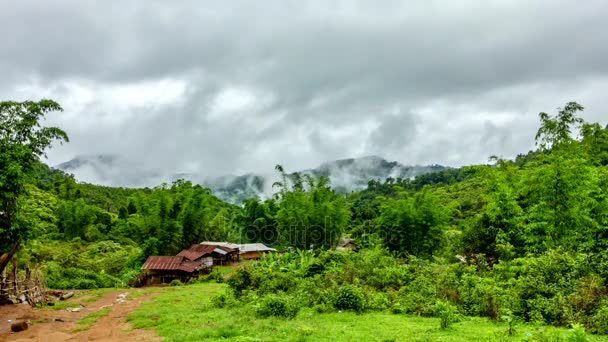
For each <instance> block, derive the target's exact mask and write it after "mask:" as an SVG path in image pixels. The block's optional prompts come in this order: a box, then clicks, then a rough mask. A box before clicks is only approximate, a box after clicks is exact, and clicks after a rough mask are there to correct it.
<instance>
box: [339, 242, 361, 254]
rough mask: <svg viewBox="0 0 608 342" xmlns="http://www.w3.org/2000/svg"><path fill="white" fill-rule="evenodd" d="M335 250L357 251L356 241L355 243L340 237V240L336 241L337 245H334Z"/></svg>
mask: <svg viewBox="0 0 608 342" xmlns="http://www.w3.org/2000/svg"><path fill="white" fill-rule="evenodd" d="M336 250H337V251H346V250H351V251H354V252H356V251H357V243H355V242H354V241H353V240H351V239H340V241H339V242H338V245H337V246H336Z"/></svg>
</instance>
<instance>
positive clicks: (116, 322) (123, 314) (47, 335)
mask: <svg viewBox="0 0 608 342" xmlns="http://www.w3.org/2000/svg"><path fill="white" fill-rule="evenodd" d="M132 291H135V290H126V291H125V290H123V291H113V292H108V293H106V294H104V295H103V296H102V297H101V298H99V299H98V300H96V301H94V302H89V303H87V302H86V301H85V302H82V301H80V302H82V303H83V305H85V306H84V307H83V308H82V309H81V311H79V312H68V311H66V310H49V309H33V308H31V307H30V306H29V305H22V304H18V305H4V306H0V341H45V342H46V341H52V342H54V341H160V340H161V338H160V337H158V336H156V334H155V333H154V332H153V331H151V330H142V329H132V328H131V326H130V325H129V324H128V323H127V322H126V318H127V315H128V314H129V313H130V312H132V311H134V310H135V309H136V308H137V307H138V306H139V304H140V303H141V302H143V301H146V300H149V299H150V298H151V296H153V295H154V294H149V293H148V294H144V295H143V296H141V297H138V298H135V299H133V300H127V301H125V302H122V303H120V302H119V300H118V295H120V294H123V293H130V292H132ZM78 302H79V301H75V303H78ZM104 308H109V309H110V313H109V314H108V315H107V316H104V317H102V318H100V319H99V320H98V321H97V322H96V323H95V324H94V325H93V326H92V327H91V328H90V329H88V330H84V331H80V332H75V331H74V330H75V329H76V328H78V327H82V326H80V325H77V324H76V321H78V320H80V319H82V318H84V317H86V316H87V315H88V314H90V313H93V312H96V311H99V310H102V309H104ZM9 320H12V321H15V320H28V321H30V322H31V324H30V327H29V329H27V330H26V331H22V332H18V333H11V332H10V323H9V322H8V321H9Z"/></svg>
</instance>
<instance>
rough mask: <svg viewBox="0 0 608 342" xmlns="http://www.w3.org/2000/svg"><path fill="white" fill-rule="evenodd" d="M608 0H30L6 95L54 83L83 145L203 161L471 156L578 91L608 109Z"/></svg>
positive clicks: (188, 167) (255, 165) (176, 165)
mask: <svg viewBox="0 0 608 342" xmlns="http://www.w3.org/2000/svg"><path fill="white" fill-rule="evenodd" d="M606 15H608V4H607V3H606V2H605V1H601V0H591V1H586V2H585V3H584V4H580V3H575V2H571V1H553V0H551V1H549V0H546V1H535V2H533V3H532V2H529V1H485V2H483V3H480V2H478V1H414V2H412V1H410V2H402V1H388V2H382V4H381V5H380V4H378V3H377V2H374V1H355V2H332V3H331V4H330V3H328V2H327V1H312V2H306V3H302V2H300V1H265V2H263V3H260V2H259V1H237V2H231V4H225V3H222V2H216V3H211V2H208V3H205V4H202V3H200V2H198V1H183V2H179V3H174V2H166V1H150V0H146V1H143V0H142V1H133V2H129V3H128V4H126V3H123V2H118V1H103V2H101V1H75V0H74V1H53V2H39V1H31V0H30V1H27V0H26V1H19V2H13V3H8V2H5V3H3V4H1V5H0V31H1V32H3V34H2V35H1V37H0V44H1V45H0V46H2V49H0V73H1V74H2V75H3V77H2V78H1V79H0V94H1V95H2V98H15V99H25V98H39V97H51V98H54V99H57V100H58V101H60V102H61V103H62V105H63V106H64V109H65V112H64V113H62V114H61V115H53V116H51V117H50V118H49V120H48V123H51V124H57V125H60V126H61V127H64V128H65V129H66V130H67V131H68V133H69V135H70V136H71V138H72V139H71V140H72V142H71V143H70V144H66V145H64V146H60V147H57V148H55V149H53V150H52V151H51V152H50V153H49V157H50V163H51V164H55V163H59V162H62V161H65V160H67V159H70V158H72V157H73V156H74V155H79V154H97V153H108V154H114V155H117V154H118V155H121V156H124V157H127V158H129V159H131V160H133V161H135V162H137V163H139V164H142V165H145V166H146V167H150V168H151V169H159V170H163V171H164V172H168V173H174V172H193V173H199V174H204V175H219V174H224V173H244V172H249V171H254V172H264V171H272V167H273V165H274V164H276V163H282V164H284V165H285V166H286V167H287V168H288V169H304V168H309V167H313V166H315V165H318V164H320V163H322V162H323V161H325V160H329V159H335V158H343V157H351V156H361V155H370V154H378V155H382V156H385V157H387V158H391V159H396V160H399V161H401V162H403V163H406V164H424V163H441V164H450V165H463V164H468V163H478V162H483V161H485V160H487V157H488V156H489V155H492V154H498V155H502V156H505V157H513V156H515V155H516V154H517V153H520V152H525V151H527V150H528V149H530V148H532V146H533V141H532V139H533V136H534V131H535V129H536V125H537V117H536V116H537V114H538V112H540V111H552V110H553V109H554V108H556V107H558V106H561V105H563V104H564V103H565V102H567V101H570V100H577V101H579V102H581V103H582V104H583V105H585V106H586V107H587V109H588V110H587V111H586V112H585V113H584V117H585V118H586V119H588V120H594V121H602V122H603V123H605V120H606V119H605V117H604V116H602V114H604V113H605V112H606V111H607V109H608V105H607V104H606V103H605V101H604V100H603V98H604V95H603V94H605V92H606V90H608V63H606V62H605V58H604V56H606V55H607V54H608V30H606V24H605V17H606Z"/></svg>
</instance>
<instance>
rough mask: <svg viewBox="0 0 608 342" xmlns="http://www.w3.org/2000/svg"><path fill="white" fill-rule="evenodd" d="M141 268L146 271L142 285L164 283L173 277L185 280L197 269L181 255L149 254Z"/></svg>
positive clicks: (173, 278) (195, 272)
mask: <svg viewBox="0 0 608 342" xmlns="http://www.w3.org/2000/svg"><path fill="white" fill-rule="evenodd" d="M141 268H142V269H143V270H145V271H146V272H145V276H144V278H143V279H142V283H143V285H156V284H165V283H170V282H171V281H172V280H175V279H178V280H180V281H181V282H186V281H188V280H189V279H190V278H191V277H193V276H194V275H196V274H197V271H198V270H197V268H196V267H195V266H194V265H192V264H189V263H188V262H187V259H186V258H184V257H182V256H149V257H148V259H147V260H146V262H145V263H144V265H143V266H142V267H141Z"/></svg>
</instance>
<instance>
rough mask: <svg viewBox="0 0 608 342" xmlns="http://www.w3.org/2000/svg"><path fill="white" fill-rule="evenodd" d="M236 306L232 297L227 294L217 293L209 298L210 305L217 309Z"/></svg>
mask: <svg viewBox="0 0 608 342" xmlns="http://www.w3.org/2000/svg"><path fill="white" fill-rule="evenodd" d="M234 304H236V302H235V300H234V297H233V296H231V295H230V294H228V293H219V294H216V295H215V296H213V297H211V305H213V307H215V308H218V309H223V308H225V307H227V306H230V305H234Z"/></svg>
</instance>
